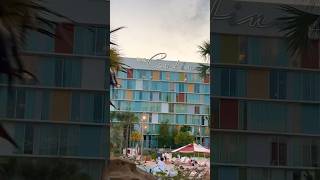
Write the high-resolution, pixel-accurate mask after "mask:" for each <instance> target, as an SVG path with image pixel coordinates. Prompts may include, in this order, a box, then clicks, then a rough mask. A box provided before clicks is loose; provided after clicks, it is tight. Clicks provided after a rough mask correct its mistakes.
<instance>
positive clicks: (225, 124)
mask: <svg viewBox="0 0 320 180" xmlns="http://www.w3.org/2000/svg"><path fill="white" fill-rule="evenodd" d="M238 111H239V110H238V101H236V100H227V99H222V100H221V101H220V128H222V129H237V128H238Z"/></svg>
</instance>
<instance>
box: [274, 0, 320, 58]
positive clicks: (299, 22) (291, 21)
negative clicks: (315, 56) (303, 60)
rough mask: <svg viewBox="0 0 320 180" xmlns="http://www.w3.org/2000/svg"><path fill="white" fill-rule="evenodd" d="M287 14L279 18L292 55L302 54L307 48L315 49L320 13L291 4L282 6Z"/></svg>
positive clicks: (318, 32)
mask: <svg viewBox="0 0 320 180" xmlns="http://www.w3.org/2000/svg"><path fill="white" fill-rule="evenodd" d="M280 10H282V11H283V12H284V13H286V14H287V15H286V16H284V17H279V18H277V21H278V24H279V30H280V32H282V33H284V37H285V38H286V40H287V42H288V51H289V52H290V53H291V55H300V54H301V53H302V52H304V51H306V50H308V49H309V50H310V49H311V50H314V46H313V45H312V44H313V41H314V40H317V39H319V35H320V15H319V14H315V13H310V12H306V11H303V10H300V9H297V8H294V7H291V6H287V5H282V6H280Z"/></svg>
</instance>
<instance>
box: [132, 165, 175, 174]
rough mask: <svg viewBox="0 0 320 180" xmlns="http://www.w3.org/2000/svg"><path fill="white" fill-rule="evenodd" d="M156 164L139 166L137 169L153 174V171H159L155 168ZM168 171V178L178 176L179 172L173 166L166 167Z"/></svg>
mask: <svg viewBox="0 0 320 180" xmlns="http://www.w3.org/2000/svg"><path fill="white" fill-rule="evenodd" d="M155 166H156V165H155V164H145V165H137V168H139V169H140V170H142V171H144V172H147V173H151V172H152V171H157V170H156V168H155ZM166 169H167V170H168V176H169V177H174V176H176V175H177V174H178V172H177V171H176V170H175V169H174V168H173V166H169V165H167V166H166Z"/></svg>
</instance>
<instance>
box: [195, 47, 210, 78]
mask: <svg viewBox="0 0 320 180" xmlns="http://www.w3.org/2000/svg"><path fill="white" fill-rule="evenodd" d="M198 52H199V53H200V55H201V56H202V57H203V59H204V60H205V62H208V61H209V58H210V55H211V53H212V50H211V45H210V42H208V41H204V42H203V43H202V45H199V46H198ZM197 69H198V72H199V73H200V77H201V78H205V77H206V76H207V75H208V74H209V73H210V66H209V65H207V64H202V63H199V67H198V68H197Z"/></svg>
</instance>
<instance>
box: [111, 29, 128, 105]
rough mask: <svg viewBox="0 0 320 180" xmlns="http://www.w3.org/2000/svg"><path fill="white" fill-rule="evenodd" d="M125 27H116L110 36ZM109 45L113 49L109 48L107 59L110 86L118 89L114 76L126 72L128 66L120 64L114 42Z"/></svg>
mask: <svg viewBox="0 0 320 180" xmlns="http://www.w3.org/2000/svg"><path fill="white" fill-rule="evenodd" d="M123 28H125V27H118V28H116V29H113V30H111V31H110V34H111V35H112V34H113V33H115V32H117V31H119V30H121V29H123ZM110 45H112V46H113V47H111V48H110V51H109V56H110V57H109V59H110V85H111V88H114V87H119V86H120V84H119V83H118V81H117V77H116V74H117V72H118V71H122V72H126V71H127V68H128V67H129V66H127V65H126V64H124V63H123V62H122V59H121V57H120V53H119V51H118V49H117V48H116V46H117V44H116V43H114V42H112V41H111V42H110ZM109 103H110V105H111V106H113V107H114V108H115V109H118V108H117V107H116V106H115V105H114V104H113V103H112V102H111V101H109Z"/></svg>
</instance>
